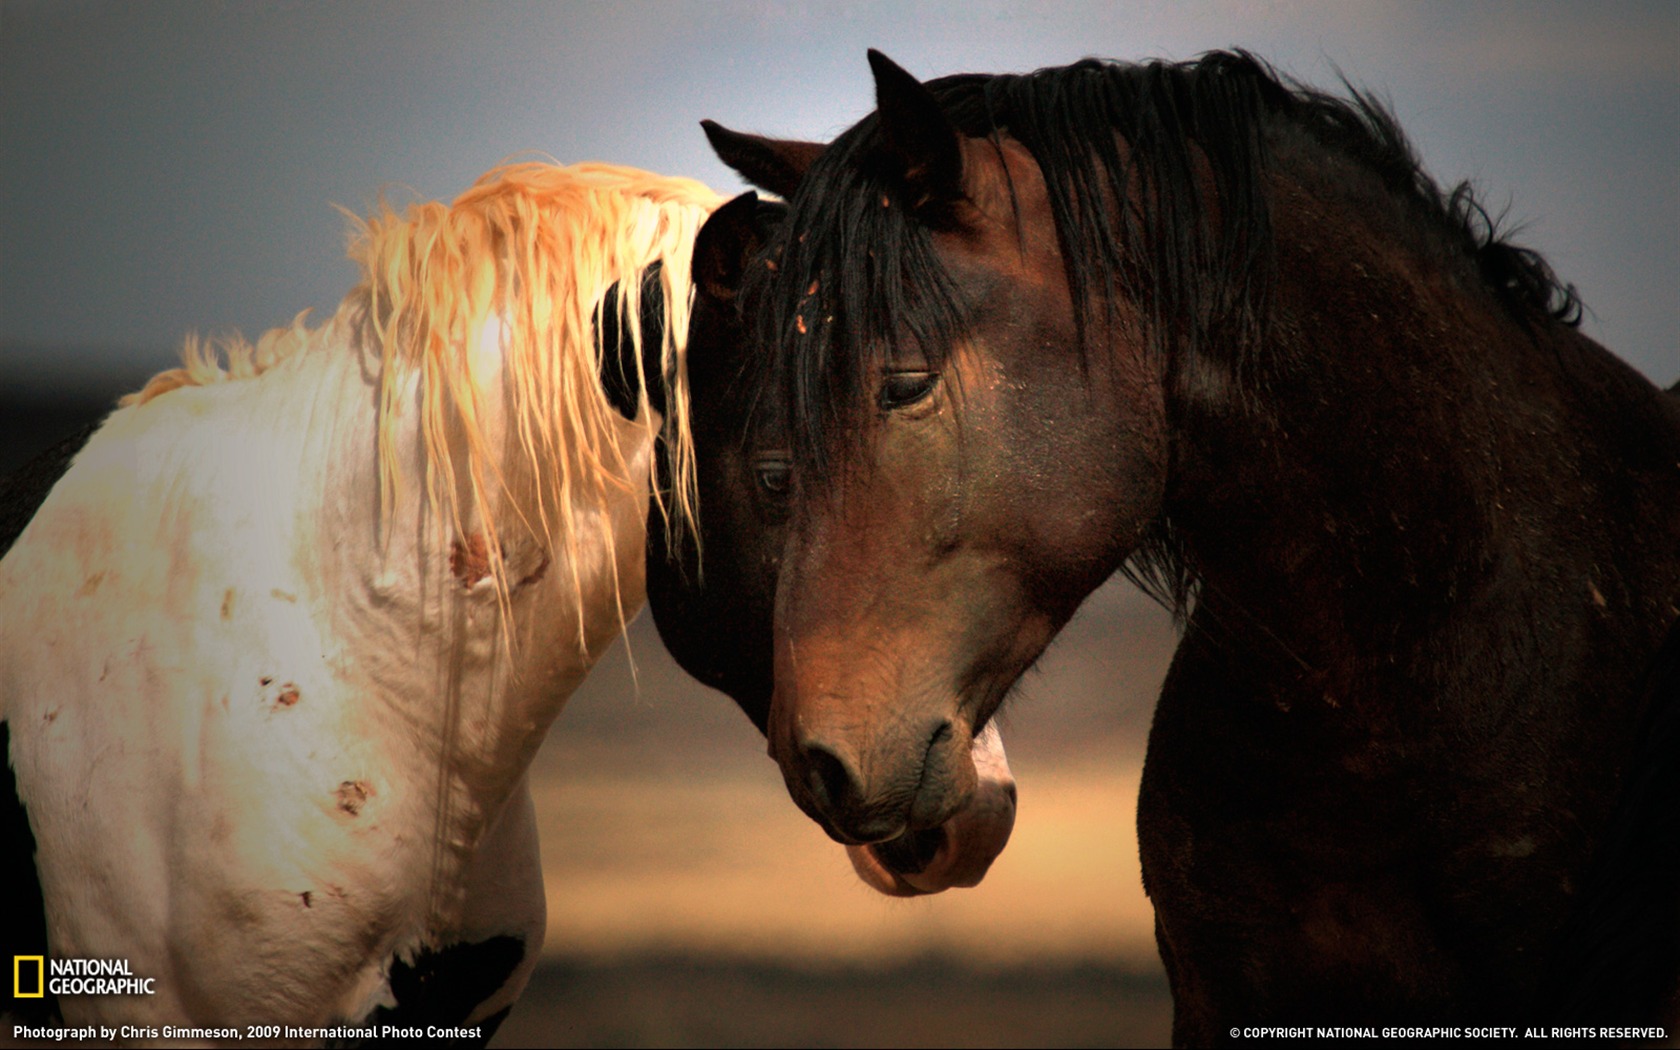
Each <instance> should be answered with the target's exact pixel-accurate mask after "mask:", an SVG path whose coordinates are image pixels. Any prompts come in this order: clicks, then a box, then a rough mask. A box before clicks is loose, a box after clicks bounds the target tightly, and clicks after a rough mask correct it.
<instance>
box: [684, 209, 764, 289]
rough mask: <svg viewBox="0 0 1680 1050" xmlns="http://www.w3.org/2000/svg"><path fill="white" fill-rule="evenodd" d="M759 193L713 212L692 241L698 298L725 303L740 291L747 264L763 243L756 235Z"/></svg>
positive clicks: (757, 233) (757, 234)
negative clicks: (703, 296)
mask: <svg viewBox="0 0 1680 1050" xmlns="http://www.w3.org/2000/svg"><path fill="white" fill-rule="evenodd" d="M757 217H758V194H756V193H754V192H753V191H752V190H748V191H747V192H745V193H743V194H741V195H740V196H739V197H736V198H735V199H734V200H732V201H730V202H729V203H727V204H725V205H724V206H723V207H721V208H719V209H718V210H717V211H714V212H712V214H711V216H710V217H709V218H707V219H706V222H705V224H704V225H702V226H701V227H700V232H699V233H698V234H697V235H696V236H695V238H694V265H693V274H694V284H695V287H697V288H698V289H699V290H700V294H701V295H705V296H710V297H711V298H713V299H718V300H721V301H724V302H729V301H731V300H733V299H734V298H735V295H736V293H738V292H739V291H740V290H741V276H742V274H744V273H745V272H746V269H747V261H748V259H750V258H751V257H752V254H753V253H754V252H756V251H757V250H758V249H759V247H760V245H761V244H762V242H763V238H762V237H761V236H760V235H759V232H758V223H757Z"/></svg>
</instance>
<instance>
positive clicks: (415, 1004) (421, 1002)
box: [356, 936, 525, 1046]
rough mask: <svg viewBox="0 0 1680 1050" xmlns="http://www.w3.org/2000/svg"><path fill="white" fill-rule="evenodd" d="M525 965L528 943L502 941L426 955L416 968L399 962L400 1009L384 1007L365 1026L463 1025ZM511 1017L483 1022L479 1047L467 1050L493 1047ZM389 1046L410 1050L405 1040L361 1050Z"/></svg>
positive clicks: (396, 991) (394, 976)
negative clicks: (401, 1046) (493, 1039)
mask: <svg viewBox="0 0 1680 1050" xmlns="http://www.w3.org/2000/svg"><path fill="white" fill-rule="evenodd" d="M524 959H525V940H524V938H521V937H511V936H502V937H492V938H490V939H489V940H487V941H479V942H478V943H476V944H452V945H450V946H449V947H447V948H440V949H438V950H437V951H423V952H421V953H420V954H419V955H418V956H416V957H415V959H414V960H413V961H412V962H404V961H402V960H401V959H398V960H394V961H393V962H392V963H391V976H390V982H391V996H392V997H393V998H394V999H396V1001H397V1005H396V1006H381V1007H380V1008H379V1009H377V1010H375V1011H374V1012H373V1013H372V1014H370V1015H368V1018H367V1020H366V1021H364V1022H363V1024H365V1025H369V1026H378V1027H381V1028H383V1026H385V1025H390V1026H392V1027H396V1028H412V1027H419V1028H421V1029H422V1030H424V1029H425V1027H426V1026H427V1025H435V1026H439V1027H446V1028H448V1027H456V1026H459V1025H463V1024H465V1023H466V1020H467V1018H468V1017H470V1016H471V1015H472V1012H473V1011H474V1010H475V1009H477V1008H478V1005H479V1004H480V1003H482V1002H484V1001H485V1000H486V999H489V998H490V997H491V996H492V995H495V994H496V991H497V989H499V988H501V987H502V985H504V984H506V983H507V980H508V978H509V977H510V976H512V975H513V972H514V971H515V970H517V969H518V968H519V964H520V963H521V962H522V961H524ZM510 1009H511V1008H510ZM507 1015H508V1011H507V1010H502V1011H499V1012H497V1013H496V1014H493V1015H491V1016H490V1017H487V1018H485V1019H484V1020H483V1021H481V1022H479V1023H478V1025H477V1026H476V1027H477V1028H478V1030H479V1037H480V1038H479V1041H478V1042H476V1043H473V1042H470V1041H468V1042H466V1043H464V1044H463V1045H476V1046H483V1045H485V1044H486V1043H488V1042H489V1041H490V1037H491V1036H492V1035H495V1034H496V1029H497V1028H498V1027H499V1026H500V1025H501V1023H502V1022H503V1021H504V1020H506V1019H507ZM385 1042H390V1043H391V1045H397V1044H399V1043H403V1044H404V1045H406V1042H405V1041H404V1040H400V1039H393V1040H381V1039H375V1040H371V1041H367V1042H361V1043H357V1044H356V1045H358V1046H369V1045H372V1046H378V1045H383V1044H384V1043H385Z"/></svg>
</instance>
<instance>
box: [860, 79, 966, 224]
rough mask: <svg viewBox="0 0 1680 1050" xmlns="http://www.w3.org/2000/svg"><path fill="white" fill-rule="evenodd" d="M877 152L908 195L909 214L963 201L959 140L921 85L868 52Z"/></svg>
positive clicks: (953, 126)
mask: <svg viewBox="0 0 1680 1050" xmlns="http://www.w3.org/2000/svg"><path fill="white" fill-rule="evenodd" d="M869 68H870V69H871V70H872V71H873V72H874V74H875V110H876V115H877V118H878V119H879V121H880V136H881V139H880V141H881V146H880V148H881V150H882V151H883V154H884V157H883V159H885V160H886V161H887V162H888V163H889V164H890V165H891V167H892V168H893V171H894V173H895V174H897V175H898V176H899V177H900V178H901V179H902V180H903V181H904V187H905V189H906V190H907V191H908V192H909V195H910V197H909V200H908V202H907V203H908V204H909V205H910V207H911V209H912V210H914V211H927V210H930V209H933V210H943V209H944V208H946V207H947V206H949V205H951V204H954V203H955V202H957V201H959V200H961V199H962V197H963V186H962V174H963V170H962V135H961V134H960V133H959V132H958V131H957V129H956V126H955V125H953V124H952V123H951V121H950V118H948V117H946V116H945V111H944V110H943V109H941V108H940V105H939V100H938V99H936V98H934V97H933V92H931V91H929V90H928V89H927V87H926V85H924V84H923V83H922V82H921V81H919V80H917V79H916V78H915V77H913V76H911V75H910V74H909V73H907V72H905V70H904V68H903V67H902V66H900V65H899V64H898V63H896V62H894V61H893V60H892V59H890V58H888V57H887V56H886V55H883V54H881V52H879V51H876V50H875V49H874V48H871V49H870V50H869Z"/></svg>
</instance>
